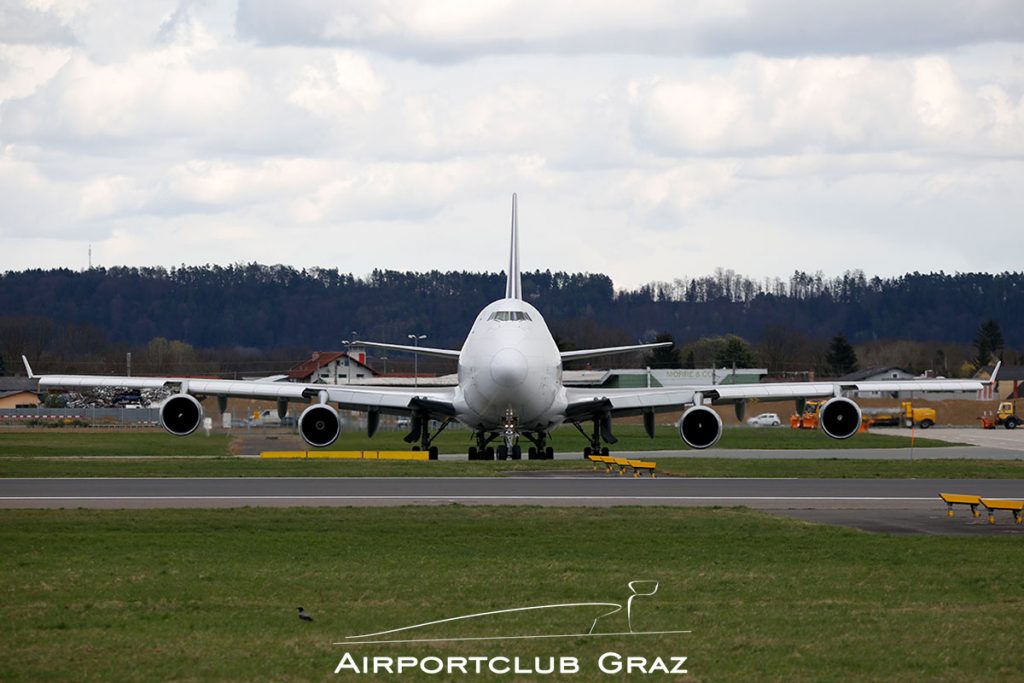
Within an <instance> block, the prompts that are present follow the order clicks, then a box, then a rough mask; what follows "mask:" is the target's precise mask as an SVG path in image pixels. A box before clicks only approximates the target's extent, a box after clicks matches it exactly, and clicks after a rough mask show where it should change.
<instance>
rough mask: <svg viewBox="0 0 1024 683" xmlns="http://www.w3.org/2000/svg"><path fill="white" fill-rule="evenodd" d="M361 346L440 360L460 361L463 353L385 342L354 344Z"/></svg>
mask: <svg viewBox="0 0 1024 683" xmlns="http://www.w3.org/2000/svg"><path fill="white" fill-rule="evenodd" d="M353 343H354V344H357V345H359V346H368V347H370V348H372V349H388V350H389V351H406V352H408V353H420V354H423V355H424V356H437V357H438V358H455V359H456V360H458V358H459V355H460V354H461V353H462V352H461V351H456V350H455V349H437V348H434V347H431V346H409V345H407V344H385V343H383V342H368V341H357V342H353Z"/></svg>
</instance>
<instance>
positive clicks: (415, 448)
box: [412, 446, 420, 451]
mask: <svg viewBox="0 0 1024 683" xmlns="http://www.w3.org/2000/svg"><path fill="white" fill-rule="evenodd" d="M412 449H413V450H414V451H418V450H419V449H420V447H419V446H413V447H412Z"/></svg>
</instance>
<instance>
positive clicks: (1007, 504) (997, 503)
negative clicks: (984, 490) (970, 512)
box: [981, 498, 1024, 524]
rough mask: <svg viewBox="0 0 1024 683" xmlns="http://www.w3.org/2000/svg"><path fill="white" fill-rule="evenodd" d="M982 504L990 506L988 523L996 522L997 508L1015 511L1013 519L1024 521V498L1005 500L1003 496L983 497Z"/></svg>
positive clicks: (1019, 521)
mask: <svg viewBox="0 0 1024 683" xmlns="http://www.w3.org/2000/svg"><path fill="white" fill-rule="evenodd" d="M981 504H982V505H984V506H985V507H986V508H988V523H989V524H995V523H996V515H995V511H996V510H1009V511H1010V512H1012V513H1013V521H1014V522H1016V523H1017V524H1021V523H1024V500H1004V499H1002V498H982V499H981Z"/></svg>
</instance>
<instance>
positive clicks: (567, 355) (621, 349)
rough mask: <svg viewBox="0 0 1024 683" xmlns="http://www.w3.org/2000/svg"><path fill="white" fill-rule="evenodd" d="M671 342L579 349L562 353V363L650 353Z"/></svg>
mask: <svg viewBox="0 0 1024 683" xmlns="http://www.w3.org/2000/svg"><path fill="white" fill-rule="evenodd" d="M672 345H673V344H672V342H657V343H654V344H633V345H632V346H609V347H606V348H603V349H580V350H579V351H562V352H561V354H560V355H561V356H562V361H567V360H579V359H581V358H597V357H598V356H611V355H614V354H617V353H629V352H631V351H650V350H651V349H660V348H664V347H666V346H672Z"/></svg>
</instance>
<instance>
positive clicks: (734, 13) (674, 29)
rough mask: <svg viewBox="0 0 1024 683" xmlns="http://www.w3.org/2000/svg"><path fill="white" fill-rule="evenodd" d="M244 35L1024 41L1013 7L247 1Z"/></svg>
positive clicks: (581, 48) (680, 47)
mask: <svg viewBox="0 0 1024 683" xmlns="http://www.w3.org/2000/svg"><path fill="white" fill-rule="evenodd" d="M237 24H238V31H239V33H240V34H241V35H242V36H245V37H250V38H253V39H255V40H257V41H259V42H261V43H264V44H270V45H281V44H289V45H296V44H297V45H340V46H345V47H354V48H365V49H369V50H374V51H378V52H382V53H386V54H389V55H393V56H397V57H401V58H413V59H421V60H426V61H432V60H442V61H445V60H460V59H471V58H475V57H480V56H484V55H496V54H526V53H557V54H601V53H604V54H621V53H636V54H651V55H726V54H733V53H738V52H758V53H762V54H769V55H794V54H856V53H861V52H878V51H888V52H907V51H911V52H925V51H929V50H935V49H949V48H952V47H957V46H960V45H965V44H973V43H981V42H991V41H1006V40H1020V39H1021V38H1022V36H1024V13H1022V12H1021V11H1020V7H1019V5H1018V3H1016V2H1015V0H949V1H946V2H942V3H935V2H931V1H929V0H904V1H903V2H899V3H892V2H889V1H887V0H861V1H860V2H856V3H852V2H851V3H835V2H821V1H820V0H701V1H692V2H685V3H680V2H675V1H673V0H634V1H633V2H628V3H624V2H619V1H617V0H604V1H591V2H587V3H586V4H585V5H580V3H578V2H573V1H572V0H522V1H519V2H511V1H509V0H478V1H476V2H472V3H465V2H459V1H457V0H452V1H440V2H428V3H424V2H418V1H417V0H376V1H374V0H357V1H353V0H348V1H341V2H339V1H338V0H306V1H305V2H302V3H301V4H296V3H289V4H286V5H282V4H281V3H277V2H272V1H270V0H240V2H239V11H238V21H237Z"/></svg>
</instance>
